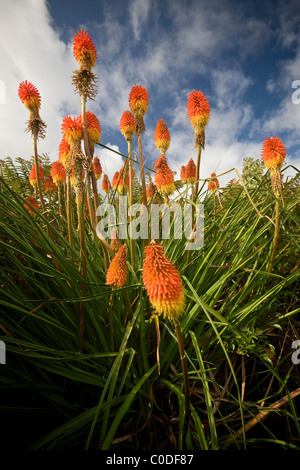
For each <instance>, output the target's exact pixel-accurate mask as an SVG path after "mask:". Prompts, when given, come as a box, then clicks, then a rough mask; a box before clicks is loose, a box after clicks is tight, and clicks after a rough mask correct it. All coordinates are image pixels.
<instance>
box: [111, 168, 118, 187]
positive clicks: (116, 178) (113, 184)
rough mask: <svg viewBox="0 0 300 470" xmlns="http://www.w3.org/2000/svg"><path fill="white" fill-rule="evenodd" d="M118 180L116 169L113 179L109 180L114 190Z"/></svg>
mask: <svg viewBox="0 0 300 470" xmlns="http://www.w3.org/2000/svg"><path fill="white" fill-rule="evenodd" d="M119 182H120V174H119V172H118V171H116V172H115V174H114V176H113V179H112V180H111V184H112V187H113V190H114V191H115V190H116V189H117V187H118V184H119Z"/></svg>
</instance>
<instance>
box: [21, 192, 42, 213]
mask: <svg viewBox="0 0 300 470" xmlns="http://www.w3.org/2000/svg"><path fill="white" fill-rule="evenodd" d="M25 201H27V202H28V204H30V206H32V207H33V208H34V209H35V210H36V211H38V210H39V205H38V202H37V199H36V197H34V196H28V197H26V198H25ZM30 206H29V205H27V204H25V203H24V207H25V209H26V210H27V211H28V212H29V214H30V215H32V216H33V217H35V216H36V213H35V212H34V211H33V210H32V208H31V207H30Z"/></svg>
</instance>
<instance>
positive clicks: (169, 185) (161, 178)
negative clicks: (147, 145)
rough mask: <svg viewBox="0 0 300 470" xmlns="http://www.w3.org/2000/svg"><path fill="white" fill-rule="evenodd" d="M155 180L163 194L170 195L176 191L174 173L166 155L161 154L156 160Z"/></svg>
mask: <svg viewBox="0 0 300 470" xmlns="http://www.w3.org/2000/svg"><path fill="white" fill-rule="evenodd" d="M154 171H156V173H155V175H154V181H155V184H156V187H157V190H158V192H159V193H160V194H162V195H163V196H168V195H169V194H172V193H173V192H174V191H175V184H174V175H173V173H172V170H171V169H170V168H169V166H168V163H167V159H166V157H165V155H161V156H160V157H159V158H158V159H157V160H156V162H155V166H154Z"/></svg>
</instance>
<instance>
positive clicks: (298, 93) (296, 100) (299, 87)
mask: <svg viewBox="0 0 300 470" xmlns="http://www.w3.org/2000/svg"><path fill="white" fill-rule="evenodd" d="M292 88H296V90H295V91H294V92H293V93H292V98H291V99H292V103H293V104H300V80H294V81H293V83H292Z"/></svg>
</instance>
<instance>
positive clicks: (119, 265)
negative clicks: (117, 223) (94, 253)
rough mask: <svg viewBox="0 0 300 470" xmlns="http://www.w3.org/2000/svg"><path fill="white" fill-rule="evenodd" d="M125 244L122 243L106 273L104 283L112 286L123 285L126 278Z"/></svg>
mask: <svg viewBox="0 0 300 470" xmlns="http://www.w3.org/2000/svg"><path fill="white" fill-rule="evenodd" d="M126 254H127V246H126V245H122V246H121V247H120V248H119V250H118V252H117V254H116V255H115V257H114V258H113V259H112V262H111V263H110V265H109V268H108V270H107V273H106V285H109V286H114V287H123V286H124V285H125V282H126V278H127V263H126Z"/></svg>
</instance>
